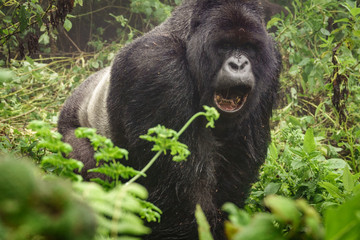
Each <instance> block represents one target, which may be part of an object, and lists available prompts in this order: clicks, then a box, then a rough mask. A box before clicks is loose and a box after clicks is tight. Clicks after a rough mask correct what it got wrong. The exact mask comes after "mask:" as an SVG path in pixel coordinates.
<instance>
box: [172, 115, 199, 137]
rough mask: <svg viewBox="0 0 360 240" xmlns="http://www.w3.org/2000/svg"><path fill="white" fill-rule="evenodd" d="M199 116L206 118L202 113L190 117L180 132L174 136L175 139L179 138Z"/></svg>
mask: <svg viewBox="0 0 360 240" xmlns="http://www.w3.org/2000/svg"><path fill="white" fill-rule="evenodd" d="M199 116H206V114H205V113H204V112H198V113H196V114H195V115H194V116H192V117H191V118H190V119H189V121H187V122H186V123H185V125H184V126H183V127H182V128H181V129H180V131H179V132H178V133H177V135H176V139H178V138H179V137H180V135H181V134H182V133H183V132H184V131H185V130H186V129H187V128H188V127H189V126H190V124H191V123H192V122H193V121H194V120H195V119H196V118H197V117H199Z"/></svg>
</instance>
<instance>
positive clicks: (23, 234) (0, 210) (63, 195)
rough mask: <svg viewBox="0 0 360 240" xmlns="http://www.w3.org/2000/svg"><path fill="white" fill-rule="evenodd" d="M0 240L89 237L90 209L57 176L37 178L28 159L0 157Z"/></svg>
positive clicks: (91, 227) (92, 218)
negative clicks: (44, 178)
mask: <svg viewBox="0 0 360 240" xmlns="http://www.w3.org/2000/svg"><path fill="white" fill-rule="evenodd" d="M0 192H1V194H0V239H3V240H23V239H35V237H37V238H39V237H41V238H42V239H79V240H81V239H83V240H87V239H92V238H93V237H94V235H95V226H96V220H95V215H94V214H93V212H92V211H91V209H90V208H89V207H88V206H87V205H86V204H85V203H84V202H82V201H79V200H78V199H77V198H75V197H74V196H73V195H72V194H71V186H70V185H69V183H65V182H64V181H63V180H61V179H55V178H49V177H47V178H46V180H41V175H40V173H39V171H38V169H36V168H35V167H34V166H32V165H31V164H30V163H29V162H28V161H25V160H19V159H17V158H14V157H4V156H1V159H0Z"/></svg>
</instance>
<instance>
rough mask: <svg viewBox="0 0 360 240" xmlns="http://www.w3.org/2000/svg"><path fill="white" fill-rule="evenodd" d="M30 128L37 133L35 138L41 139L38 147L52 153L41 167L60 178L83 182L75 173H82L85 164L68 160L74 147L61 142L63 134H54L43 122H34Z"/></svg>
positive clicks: (43, 160) (45, 157)
mask: <svg viewBox="0 0 360 240" xmlns="http://www.w3.org/2000/svg"><path fill="white" fill-rule="evenodd" d="M29 128H30V129H31V130H33V131H36V134H35V136H36V137H38V138H39V139H40V141H39V142H38V143H37V145H36V147H37V148H45V149H47V150H48V151H50V152H51V153H52V154H47V155H45V156H43V157H42V160H41V166H42V167H43V168H44V169H46V170H48V172H54V173H55V174H56V175H58V176H64V177H68V178H70V179H72V180H73V181H81V180H82V177H81V176H80V175H78V174H76V173H74V171H75V170H78V171H81V169H82V168H83V166H84V164H83V163H81V162H79V161H77V160H75V159H71V158H66V156H68V154H69V153H70V152H71V151H72V147H71V146H70V145H69V144H67V143H63V142H62V141H61V138H62V136H61V134H60V133H58V132H52V131H51V130H50V125H47V124H46V123H44V122H41V121H32V122H31V123H30V124H29Z"/></svg>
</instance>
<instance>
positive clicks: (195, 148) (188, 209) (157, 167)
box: [58, 0, 280, 240]
mask: <svg viewBox="0 0 360 240" xmlns="http://www.w3.org/2000/svg"><path fill="white" fill-rule="evenodd" d="M279 72H280V55H279V53H278V51H277V50H276V48H275V45H274V43H273V40H272V39H271V38H270V37H269V36H268V34H267V32H266V29H265V27H264V22H263V19H262V9H261V5H260V3H259V2H258V1H255V0H185V1H184V3H183V4H182V5H181V6H179V7H178V8H177V9H176V10H175V11H174V12H173V15H172V16H171V17H170V18H169V19H168V20H166V21H165V22H164V23H163V24H161V25H160V26H158V27H156V28H155V29H153V30H152V31H150V32H149V33H146V34H145V35H143V36H142V37H140V38H138V39H136V40H135V41H133V42H132V43H130V44H128V45H126V46H125V47H124V48H122V49H121V50H120V51H119V53H118V54H117V55H116V58H115V59H114V61H113V63H112V64H111V66H110V67H108V68H106V69H104V70H102V71H99V72H98V73H95V74H94V75H92V76H90V77H89V78H88V79H87V80H86V81H85V82H84V83H83V84H81V85H80V86H79V87H78V88H77V89H76V90H75V92H74V94H73V95H72V96H71V97H70V98H69V99H68V100H67V101H66V103H65V105H64V107H63V109H62V112H61V114H60V117H59V123H58V129H59V132H60V133H61V134H63V136H64V140H65V141H66V142H68V143H70V144H71V145H72V147H73V149H74V151H73V153H72V154H71V156H70V157H72V158H75V159H79V160H81V161H82V162H84V165H85V166H84V168H83V171H82V172H81V174H82V176H83V177H84V179H86V180H89V179H91V178H93V177H102V176H101V175H100V176H99V175H98V174H96V173H88V172H87V170H88V169H90V168H94V167H95V160H94V158H93V150H92V147H91V146H90V144H89V142H88V141H86V140H84V139H77V138H75V136H74V129H76V128H77V127H79V126H84V127H93V128H97V130H98V132H99V133H100V134H103V135H105V136H107V137H109V138H111V140H112V141H113V142H114V143H115V144H116V145H117V146H121V147H124V148H126V149H128V151H129V153H130V155H129V161H128V162H127V163H128V164H129V165H131V166H133V167H135V168H136V169H142V168H143V167H144V166H145V165H146V164H147V163H148V161H149V159H151V158H152V156H153V153H152V152H151V148H152V146H151V144H150V143H148V142H145V141H143V140H141V139H139V136H140V135H142V134H145V133H146V132H147V130H148V129H149V128H150V127H153V126H156V125H157V124H163V125H165V126H166V127H168V128H172V129H175V130H179V129H180V128H181V127H182V126H183V125H184V124H185V123H186V121H187V120H188V119H189V118H190V117H191V116H192V115H193V114H195V113H196V112H198V111H201V110H202V106H203V105H210V106H214V107H216V108H217V109H218V110H219V112H220V119H219V120H218V121H217V122H216V124H215V125H216V128H215V129H214V130H210V129H206V128H205V124H204V121H202V119H200V120H197V121H196V122H195V123H194V124H193V125H191V126H190V127H189V128H188V129H187V131H186V132H184V133H183V134H182V135H181V138H180V139H179V140H180V141H182V142H183V143H185V144H186V145H188V147H189V150H190V151H191V155H190V156H189V157H188V160H187V161H186V162H182V163H175V162H173V161H171V159H172V158H171V156H169V154H168V155H162V156H161V157H160V159H158V161H157V162H156V163H155V164H154V165H153V166H152V167H151V169H150V170H149V171H148V172H147V177H146V178H141V179H139V182H140V183H141V184H143V185H145V187H146V188H147V189H148V191H149V201H151V202H153V203H154V204H155V205H157V206H158V207H159V208H160V209H161V210H162V211H163V215H162V220H161V223H160V224H157V223H156V224H155V223H154V224H152V225H151V227H152V230H153V231H152V234H151V235H149V236H147V237H146V238H147V239H158V240H162V239H188V240H193V239H197V226H196V221H195V218H194V211H195V206H196V204H200V205H201V207H202V209H203V210H204V212H205V214H206V216H207V218H208V220H209V223H210V225H211V229H212V232H213V234H214V237H215V239H217V240H219V239H223V238H224V234H223V221H224V214H223V213H222V211H221V206H222V205H223V204H224V203H225V202H228V201H229V202H234V203H236V204H238V205H239V206H241V205H242V204H243V203H244V201H245V199H246V196H247V192H248V190H249V188H250V186H251V183H253V182H254V181H255V180H256V178H257V175H258V169H259V166H260V165H261V164H262V163H263V161H264V159H265V157H266V151H267V146H268V142H269V140H270V127H269V118H270V116H271V112H272V108H273V103H274V100H275V96H276V92H277V86H278V76H279Z"/></svg>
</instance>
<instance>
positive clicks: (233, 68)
mask: <svg viewBox="0 0 360 240" xmlns="http://www.w3.org/2000/svg"><path fill="white" fill-rule="evenodd" d="M224 68H225V69H224V70H225V71H227V72H228V73H230V74H233V75H234V77H235V76H236V75H242V74H246V73H247V72H249V71H251V65H250V61H249V59H248V58H247V57H245V56H244V55H241V56H240V57H239V58H237V57H230V58H229V59H228V60H227V61H226V63H225V65H224Z"/></svg>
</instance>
